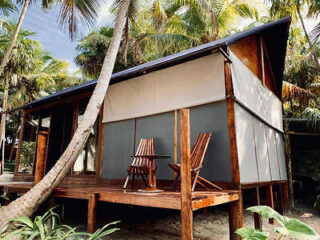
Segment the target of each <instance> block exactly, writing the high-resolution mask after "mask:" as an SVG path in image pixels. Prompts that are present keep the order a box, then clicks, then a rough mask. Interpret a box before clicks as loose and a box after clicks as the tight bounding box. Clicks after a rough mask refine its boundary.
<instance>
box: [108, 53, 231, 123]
mask: <svg viewBox="0 0 320 240" xmlns="http://www.w3.org/2000/svg"><path fill="white" fill-rule="evenodd" d="M223 99H225V81H224V57H223V56H222V55H221V54H212V55H209V56H206V57H202V58H199V59H196V60H193V61H190V62H186V63H183V64H179V65H176V66H173V67H170V68H166V69H163V70H159V71H155V72H152V73H148V74H145V75H143V76H140V77H136V78H133V79H130V80H127V81H123V82H120V83H117V84H113V85H111V86H110V87H109V89H108V92H107V95H106V97H105V101H104V111H103V122H113V121H118V120H125V119H131V118H136V117H143V116H148V115H152V114H157V113H163V112H168V111H172V110H175V109H180V108H185V107H192V106H196V105H200V104H206V103H210V102H215V101H220V100H223Z"/></svg>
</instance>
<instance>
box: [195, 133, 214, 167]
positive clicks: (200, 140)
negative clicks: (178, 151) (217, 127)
mask: <svg viewBox="0 0 320 240" xmlns="http://www.w3.org/2000/svg"><path fill="white" fill-rule="evenodd" d="M210 138H211V132H208V133H200V134H199V135H198V137H197V139H196V141H195V142H194V144H193V147H192V150H191V169H198V170H200V168H201V167H202V162H203V159H204V156H205V154H206V151H207V148H208V145H209V141H210Z"/></svg>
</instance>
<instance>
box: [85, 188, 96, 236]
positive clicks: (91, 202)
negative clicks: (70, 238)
mask: <svg viewBox="0 0 320 240" xmlns="http://www.w3.org/2000/svg"><path fill="white" fill-rule="evenodd" d="M96 218H97V194H96V193H90V194H89V199H88V226H87V230H88V232H89V233H94V232H95V231H96V228H97V222H96V221H97V219H96Z"/></svg>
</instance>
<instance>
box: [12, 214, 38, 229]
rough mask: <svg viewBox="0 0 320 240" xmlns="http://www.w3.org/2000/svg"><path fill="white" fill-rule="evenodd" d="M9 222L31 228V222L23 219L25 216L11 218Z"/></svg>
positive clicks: (28, 219) (26, 218)
mask: <svg viewBox="0 0 320 240" xmlns="http://www.w3.org/2000/svg"><path fill="white" fill-rule="evenodd" d="M11 221H12V222H14V223H18V224H19V223H21V224H23V225H26V226H28V227H30V228H33V222H32V221H31V220H30V218H28V217H25V216H22V217H17V218H12V219H11Z"/></svg>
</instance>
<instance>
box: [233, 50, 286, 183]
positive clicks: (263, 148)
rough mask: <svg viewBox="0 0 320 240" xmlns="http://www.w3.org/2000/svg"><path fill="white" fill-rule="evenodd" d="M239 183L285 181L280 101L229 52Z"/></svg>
mask: <svg viewBox="0 0 320 240" xmlns="http://www.w3.org/2000/svg"><path fill="white" fill-rule="evenodd" d="M230 57H231V59H232V67H231V72H232V82H233V89H234V95H235V98H236V99H237V102H238V103H235V123H236V136H237V150H238V159H239V168H240V169H239V170H240V181H241V183H250V182H268V181H277V180H286V179H287V174H286V165H285V156H284V145H283V137H282V132H283V126H282V102H281V101H280V99H279V98H278V97H277V96H276V95H275V94H274V93H273V92H272V91H270V90H269V89H268V88H266V87H265V86H264V85H263V83H262V81H261V80H260V79H258V78H257V77H256V76H255V75H254V74H253V73H252V72H251V71H250V70H249V69H248V67H246V66H245V64H244V63H242V62H241V60H240V59H238V58H237V56H236V55H235V54H233V53H232V52H230Z"/></svg>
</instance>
